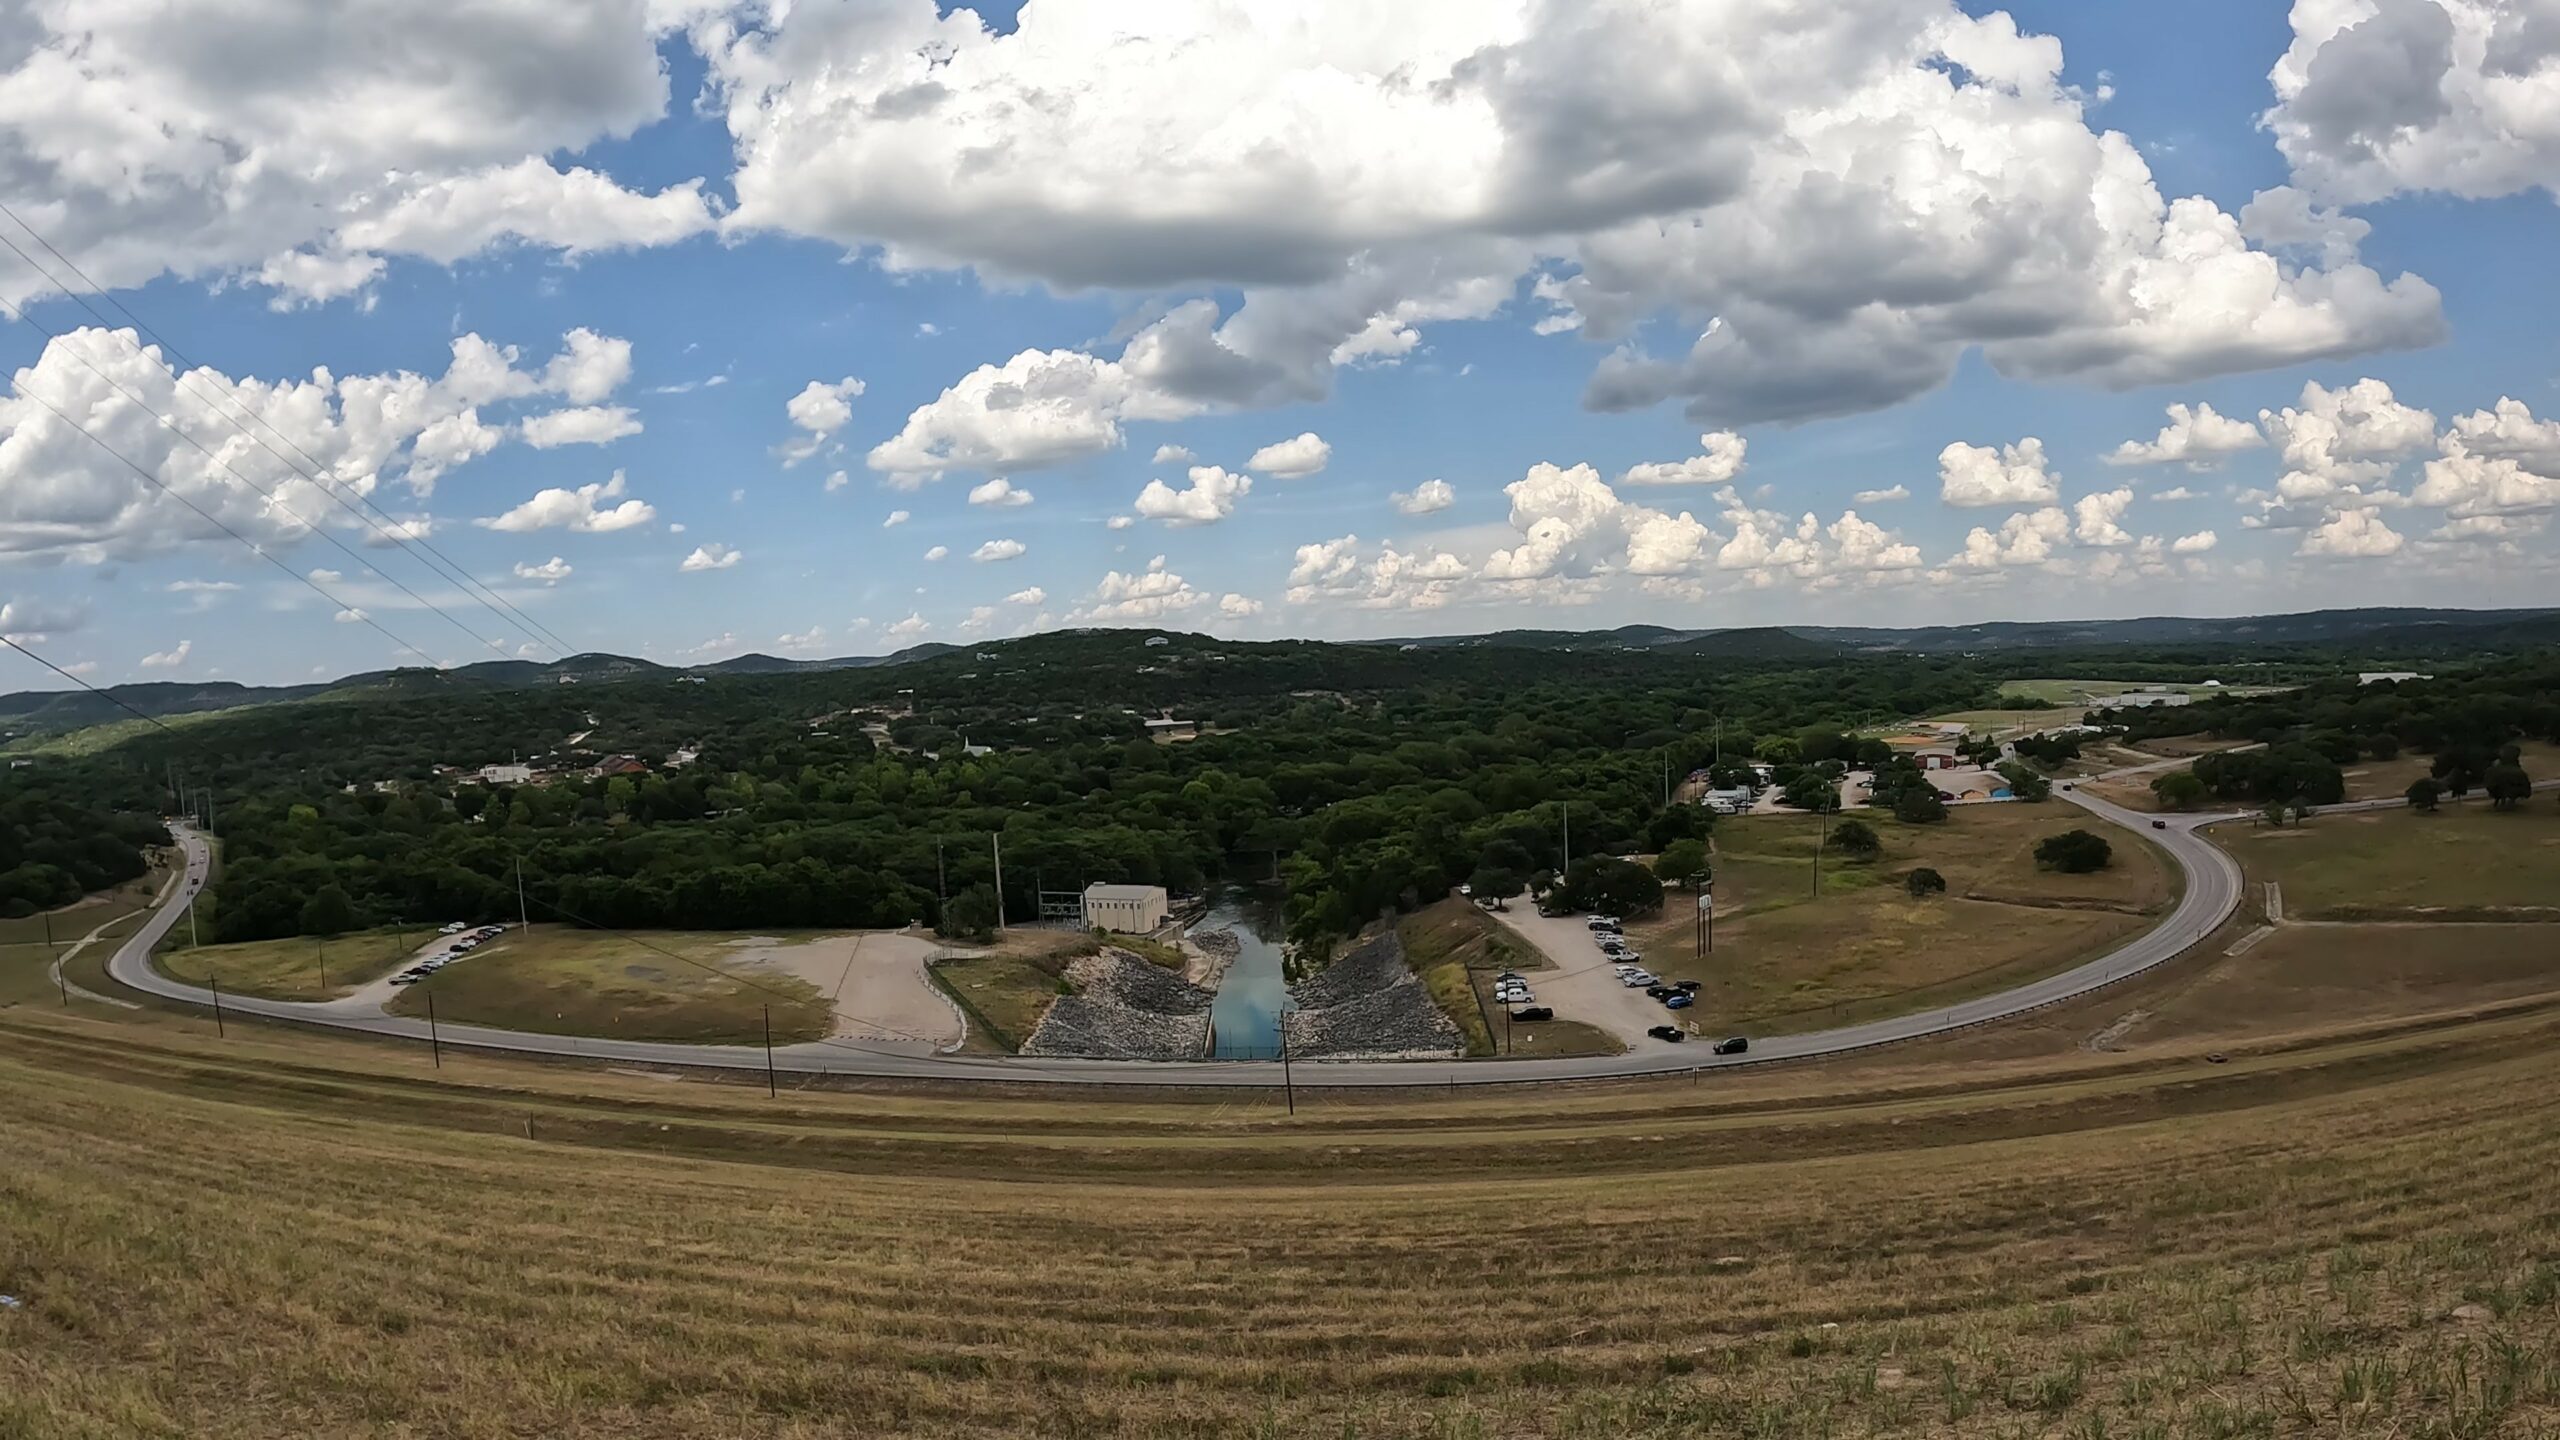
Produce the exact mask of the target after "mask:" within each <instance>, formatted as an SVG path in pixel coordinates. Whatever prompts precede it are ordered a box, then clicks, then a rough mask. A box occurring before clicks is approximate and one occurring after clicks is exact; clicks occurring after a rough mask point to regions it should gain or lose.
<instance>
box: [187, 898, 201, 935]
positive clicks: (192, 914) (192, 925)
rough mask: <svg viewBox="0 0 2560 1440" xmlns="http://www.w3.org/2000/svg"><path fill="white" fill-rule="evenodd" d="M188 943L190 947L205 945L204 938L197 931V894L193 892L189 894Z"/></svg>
mask: <svg viewBox="0 0 2560 1440" xmlns="http://www.w3.org/2000/svg"><path fill="white" fill-rule="evenodd" d="M187 943H188V944H189V945H202V944H203V943H204V936H203V935H202V934H201V933H199V932H198V931H197V929H196V892H195V891H193V890H190V891H188V892H187Z"/></svg>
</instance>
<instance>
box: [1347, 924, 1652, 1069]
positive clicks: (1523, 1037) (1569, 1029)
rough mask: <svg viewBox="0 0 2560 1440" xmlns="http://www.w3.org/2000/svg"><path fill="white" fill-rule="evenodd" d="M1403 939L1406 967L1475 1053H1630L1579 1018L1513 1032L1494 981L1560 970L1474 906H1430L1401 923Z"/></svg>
mask: <svg viewBox="0 0 2560 1440" xmlns="http://www.w3.org/2000/svg"><path fill="white" fill-rule="evenodd" d="M1523 903H1526V902H1523ZM1396 934H1397V936H1398V938H1400V939H1401V940H1403V942H1404V958H1405V963H1406V964H1408V965H1410V966H1412V967H1413V971H1414V973H1415V974H1417V975H1420V976H1421V977H1422V983H1423V985H1424V987H1425V988H1426V989H1428V990H1429V991H1430V992H1431V998H1432V999H1433V1000H1435V1001H1437V1002H1438V1003H1439V1006H1440V1009H1441V1011H1442V1012H1443V1013H1445V1014H1446V1015H1447V1016H1448V1017H1449V1018H1450V1020H1452V1021H1454V1022H1455V1023H1456V1024H1457V1027H1458V1029H1459V1030H1460V1031H1461V1032H1463V1033H1464V1034H1465V1035H1466V1037H1467V1053H1468V1054H1469V1055H1471V1056H1477V1057H1483V1056H1490V1055H1506V1054H1507V1055H1509V1056H1512V1057H1520V1056H1530V1055H1615V1054H1617V1053H1619V1051H1621V1050H1622V1049H1624V1048H1625V1047H1623V1046H1621V1045H1620V1044H1619V1043H1618V1042H1617V1040H1616V1039H1615V1038H1614V1037H1612V1036H1611V1035H1610V1034H1609V1033H1608V1032H1607V1031H1605V1030H1602V1029H1600V1028H1598V1027H1597V1026H1593V1025H1585V1024H1583V1023H1581V1022H1580V1021H1575V1020H1547V1021H1540V1022H1539V1023H1537V1024H1535V1025H1518V1024H1514V1025H1510V1026H1508V1027H1506V1026H1505V1024H1504V1020H1503V1007H1502V1006H1500V1005H1498V1004H1495V1003H1494V999H1493V981H1494V977H1495V976H1497V975H1500V974H1501V973H1502V972H1503V971H1505V970H1517V971H1519V972H1520V973H1521V974H1523V975H1534V974H1536V973H1537V972H1538V971H1540V970H1548V969H1553V968H1554V966H1553V964H1552V962H1550V961H1549V960H1548V959H1547V957H1546V956H1545V955H1544V954H1543V953H1540V952H1539V951H1538V950H1536V948H1535V947H1533V946H1528V945H1523V944H1521V943H1520V941H1519V939H1518V937H1516V936H1514V935H1513V934H1512V933H1511V932H1510V931H1507V930H1505V929H1503V928H1502V927H1501V925H1500V924H1498V923H1497V922H1496V921H1495V920H1494V919H1493V917H1491V916H1489V915H1487V914H1485V913H1484V912H1483V911H1482V910H1479V909H1477V908H1476V907H1475V905H1474V904H1473V903H1472V902H1470V901H1467V900H1461V899H1458V898H1456V897H1454V896H1453V897H1451V898H1449V899H1446V900H1442V901H1440V902H1439V903H1438V904H1435V905H1426V906H1424V907H1423V908H1422V909H1420V910H1417V911H1415V912H1414V913H1412V914H1411V915H1408V916H1406V917H1405V918H1404V919H1403V920H1402V921H1400V922H1398V923H1397V925H1396ZM1506 1033H1507V1034H1508V1036H1509V1040H1508V1049H1506V1048H1505V1035H1506Z"/></svg>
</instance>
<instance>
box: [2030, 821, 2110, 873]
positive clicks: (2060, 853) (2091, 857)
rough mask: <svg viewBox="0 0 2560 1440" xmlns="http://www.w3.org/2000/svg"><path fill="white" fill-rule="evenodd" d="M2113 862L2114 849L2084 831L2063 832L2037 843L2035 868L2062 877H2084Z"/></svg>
mask: <svg viewBox="0 0 2560 1440" xmlns="http://www.w3.org/2000/svg"><path fill="white" fill-rule="evenodd" d="M2114 858H2115V847H2113V846H2111V845H2109V844H2108V843H2107V842H2106V840H2105V839H2104V837H2101V836H2097V835H2092V834H2090V833H2089V832H2088V831H2086V830H2065V831H2063V832H2062V833H2061V834H2059V835H2048V836H2046V837H2045V838H2044V839H2042V840H2039V841H2037V842H2036V864H2037V865H2038V866H2040V867H2042V868H2044V869H2047V870H2059V871H2061V872H2062V873H2063V874H2065V875H2086V874H2088V873H2089V872H2090V871H2092V870H2104V869H2106V868H2107V865H2108V863H2109V862H2111V861H2112V860H2113V859H2114Z"/></svg>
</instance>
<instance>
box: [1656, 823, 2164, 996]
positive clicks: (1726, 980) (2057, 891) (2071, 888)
mask: <svg viewBox="0 0 2560 1440" xmlns="http://www.w3.org/2000/svg"><path fill="white" fill-rule="evenodd" d="M1859 818H1861V819H1863V820H1865V821H1866V823H1867V824H1869V825H1870V826H1872V827H1873V828H1874V829H1875V831H1876V834H1877V837H1878V838H1879V839H1880V840H1882V841H1883V842H1884V852H1883V854H1882V855H1881V856H1880V857H1879V858H1877V859H1876V860H1874V861H1870V862H1864V863H1856V864H1849V863H1843V862H1842V861H1841V860H1840V859H1839V858H1838V857H1837V856H1833V857H1831V858H1829V859H1826V860H1825V861H1824V862H1823V868H1822V892H1821V895H1820V897H1819V898H1818V899H1817V898H1815V896H1814V894H1813V878H1814V867H1813V854H1814V849H1815V844H1816V838H1817V835H1818V833H1819V822H1818V821H1816V820H1815V819H1813V818H1812V817H1809V816H1793V815H1786V816H1775V815H1773V816H1749V817H1744V818H1741V819H1735V820H1726V821H1722V822H1720V823H1719V824H1718V825H1717V826H1716V830H1715V839H1716V903H1717V906H1718V911H1717V918H1716V934H1715V953H1714V954H1713V955H1712V956H1708V957H1706V958H1704V959H1702V960H1698V961H1695V962H1693V961H1692V960H1691V959H1690V955H1691V951H1692V946H1693V941H1692V933H1693V932H1692V925H1691V917H1690V913H1689V902H1688V899H1687V897H1686V896H1684V895H1679V894H1674V895H1673V896H1672V897H1671V899H1670V901H1669V903H1668V904H1667V905H1666V907H1665V909H1666V914H1665V916H1664V917H1663V918H1662V919H1659V920H1656V921H1654V922H1652V923H1651V924H1649V925H1646V926H1643V927H1639V933H1638V935H1637V936H1636V945H1637V948H1638V949H1640V950H1642V951H1643V952H1644V953H1645V954H1646V955H1648V956H1651V957H1654V959H1655V960H1656V961H1657V962H1659V963H1657V964H1656V965H1655V967H1654V968H1655V969H1656V970H1657V971H1660V972H1661V973H1665V974H1669V973H1672V972H1673V971H1677V972H1678V973H1679V974H1681V975H1682V976H1684V977H1694V978H1696V979H1698V980H1700V981H1702V982H1704V987H1705V988H1704V989H1702V990H1701V991H1700V992H1699V1006H1698V1009H1699V1019H1700V1021H1701V1022H1702V1023H1703V1024H1705V1025H1706V1026H1707V1027H1708V1028H1709V1029H1718V1028H1725V1027H1735V1026H1743V1027H1750V1028H1757V1029H1759V1030H1761V1031H1763V1032H1769V1031H1794V1030H1811V1029H1822V1028H1827V1027H1829V1026H1831V1025H1833V1024H1835V1023H1839V1024H1846V1023H1850V1022H1854V1021H1858V1020H1867V1019H1874V1018H1877V1017H1880V1016H1884V1015H1893V1014H1902V1013H1907V1012H1909V1011H1912V1010H1918V1009H1925V1008H1928V1007H1930V1006H1935V1005H1946V1004H1952V1003H1954V1002H1955V1001H1958V1000H1962V999H1967V998H1970V997H1972V996H1974V995H1980V994H1986V993H1989V992H1991V991H1994V990H1998V989H2003V988H2006V987H2008V986H2010V985H2015V984H2019V983H2022V982H2024V981H2026V980H2029V979H2032V978H2035V977H2036V976H2039V975H2045V974H2050V973H2052V972H2054V971H2056V970H2060V969H2063V968H2066V967H2067V966H2069V965H2072V964H2075V963H2077V962H2079V961H2081V960H2084V959H2087V958H2088V957H2089V956H2091V955H2093V954H2095V953H2097V952H2098V951H2100V950H2102V949H2104V948H2105V947H2106V946H2108V945H2110V944H2112V943H2114V942H2116V941H2118V940H2120V939H2123V938H2124V937H2126V936H2129V935H2132V934H2135V933H2137V932H2139V931H2141V930H2143V929H2144V928H2146V927H2148V926H2149V925H2150V924H2151V923H2152V920H2153V918H2154V916H2156V915H2157V914H2158V913H2160V912H2161V911H2163V910H2165V909H2166V907H2167V905H2168V904H2169V902H2170V900H2171V899H2172V898H2173V894H2174V881H2173V878H2172V874H2171V872H2170V870H2169V868H2168V866H2167V864H2166V863H2165V862H2164V861H2163V860H2162V859H2161V857H2160V854H2159V852H2158V851H2156V850H2154V849H2153V848H2152V847H2151V846H2150V845H2149V844H2148V843H2146V842H2144V841H2142V840H2140V839H2139V838H2137V837H2135V836H2132V835H2129V834H2126V833H2125V832H2123V831H2120V830H2117V829H2114V828H2113V827H2110V826H2104V825H2101V824H2099V823H2098V822H2097V821H2094V820H2092V819H2091V818H2090V817H2088V816H2087V815H2086V814H2084V813H2083V812H2081V811H2079V810H2077V809H2075V808H2072V807H2070V806H2068V805H2065V804H2062V803H2060V802H2047V803H2045V804H2040V805H2035V804H2004V805H1967V806H1958V807H1955V808H1954V810H1953V811H1952V812H1951V814H1950V815H1949V817H1948V819H1947V821H1946V823H1944V824H1941V825H1905V824H1902V823H1900V822H1898V821H1895V820H1893V819H1892V818H1891V817H1889V816H1883V815H1874V816H1868V815H1861V816H1860V817H1859ZM2071 829H2091V830H2095V831H2097V832H2098V833H2101V834H2103V835H2105V836H2106V838H2107V840H2108V842H2109V843H2110V844H2112V845H2113V846H2114V847H2115V859H2114V863H2113V864H2112V865H2110V866H2109V867H2108V868H2107V869H2105V870H2102V871H2099V872H2096V873H2095V874H2090V875H2063V874H2059V873H2055V872H2050V871H2043V870H2039V869H2037V868H2036V864H2035V859H2034V855H2033V851H2034V848H2035V845H2036V842H2037V841H2039V840H2041V839H2043V838H2044V837H2045V836H2048V835H2053V834H2058V833H2060V832H2062V831H2065V830H2071ZM1924 865H1925V866H1927V867H1929V868H1931V869H1934V870H1936V871H1938V872H1939V874H1941V875H1943V876H1944V877H1945V878H1946V881H1947V888H1948V893H1947V894H1946V895H1944V896H1939V897H1935V898H1931V899H1925V900H1914V899H1912V898H1911V897H1910V896H1909V895H1908V894H1907V893H1906V892H1905V891H1904V889H1903V886H1902V877H1903V876H1904V875H1905V874H1906V873H1908V872H1909V871H1910V870H1912V869H1913V868H1915V867H1918V866H1924ZM1666 964H1667V965H1669V966H1670V967H1671V968H1670V969H1669V970H1664V969H1663V966H1664V965H1666Z"/></svg>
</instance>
